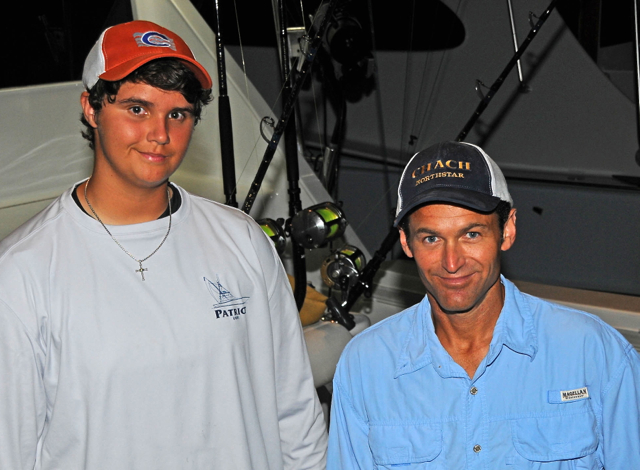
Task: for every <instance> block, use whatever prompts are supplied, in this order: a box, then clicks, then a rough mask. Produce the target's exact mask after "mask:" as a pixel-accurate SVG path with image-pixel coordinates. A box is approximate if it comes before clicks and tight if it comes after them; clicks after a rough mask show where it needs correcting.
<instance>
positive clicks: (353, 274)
mask: <svg viewBox="0 0 640 470" xmlns="http://www.w3.org/2000/svg"><path fill="white" fill-rule="evenodd" d="M365 264H366V260H365V257H364V254H363V253H362V251H360V249H359V248H356V247H355V246H352V245H345V246H344V247H342V248H341V249H339V250H337V251H335V252H334V253H332V254H331V255H330V256H329V257H327V258H326V259H325V260H324V262H323V263H322V267H321V268H320V274H321V275H322V280H323V281H324V283H325V284H326V285H327V286H329V287H330V288H332V289H337V290H340V291H342V292H343V293H347V292H348V290H349V289H350V288H351V287H353V286H355V285H356V283H357V282H358V277H359V275H360V273H361V272H362V270H363V269H364V266H365Z"/></svg>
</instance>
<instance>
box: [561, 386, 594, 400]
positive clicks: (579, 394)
mask: <svg viewBox="0 0 640 470" xmlns="http://www.w3.org/2000/svg"><path fill="white" fill-rule="evenodd" d="M583 398H589V390H587V387H582V388H577V389H575V390H560V400H562V401H573V400H582V399H583Z"/></svg>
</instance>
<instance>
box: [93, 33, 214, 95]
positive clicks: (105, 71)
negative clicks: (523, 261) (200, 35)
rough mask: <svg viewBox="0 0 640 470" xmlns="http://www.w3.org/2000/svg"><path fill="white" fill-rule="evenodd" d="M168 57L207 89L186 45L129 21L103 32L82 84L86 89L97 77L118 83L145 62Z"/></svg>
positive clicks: (207, 81) (172, 35)
mask: <svg viewBox="0 0 640 470" xmlns="http://www.w3.org/2000/svg"><path fill="white" fill-rule="evenodd" d="M168 57H170V58H175V59H178V60H180V61H182V62H183V63H184V64H185V65H186V66H187V67H188V68H189V69H191V70H192V71H193V73H194V74H195V75H196V78H197V79H198V81H199V82H200V84H201V85H202V88H204V89H209V88H211V86H212V82H211V77H210V76H209V74H208V73H207V70H206V69H205V68H204V67H203V66H202V65H201V64H200V63H199V62H198V61H197V60H196V58H195V57H194V55H193V52H191V49H189V46H187V43H185V42H184V41H183V40H182V38H181V37H180V36H178V35H177V34H175V33H174V32H172V31H169V30H168V29H166V28H163V27H162V26H160V25H157V24H155V23H152V22H150V21H131V22H129V23H122V24H119V25H116V26H111V27H110V28H107V29H106V30H104V32H103V33H102V34H101V35H100V38H98V41H97V42H96V43H95V44H94V46H93V47H92V48H91V51H89V55H88V56H87V58H86V60H85V62H84V69H83V71H82V83H84V86H85V87H86V88H87V90H89V89H91V88H92V87H93V86H94V85H95V84H96V83H97V82H98V79H100V78H101V79H103V80H107V81H116V80H121V79H123V78H125V77H126V76H127V75H129V74H130V73H131V72H133V71H134V70H136V69H137V68H138V67H140V66H141V65H144V64H146V63H147V62H150V61H152V60H155V59H160V58H168Z"/></svg>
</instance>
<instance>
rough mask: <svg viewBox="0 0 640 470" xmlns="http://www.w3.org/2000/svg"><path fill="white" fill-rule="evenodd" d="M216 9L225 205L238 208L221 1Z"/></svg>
mask: <svg viewBox="0 0 640 470" xmlns="http://www.w3.org/2000/svg"><path fill="white" fill-rule="evenodd" d="M214 3H215V7H216V25H217V31H216V56H217V62H218V90H219V94H220V96H219V97H218V124H219V126H220V157H221V160H222V186H223V188H224V201H225V204H226V205H228V206H232V207H238V202H237V201H236V168H235V157H234V152H233V126H232V123H231V104H230V103H229V96H228V95H227V68H226V64H225V61H224V44H223V42H222V26H221V21H220V5H219V0H214Z"/></svg>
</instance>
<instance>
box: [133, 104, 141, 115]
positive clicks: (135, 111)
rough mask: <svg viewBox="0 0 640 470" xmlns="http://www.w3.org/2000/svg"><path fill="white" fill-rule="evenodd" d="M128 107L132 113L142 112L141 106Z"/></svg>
mask: <svg viewBox="0 0 640 470" xmlns="http://www.w3.org/2000/svg"><path fill="white" fill-rule="evenodd" d="M130 109H131V112H132V113H133V114H142V111H143V109H142V106H132V107H131V108H130Z"/></svg>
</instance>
